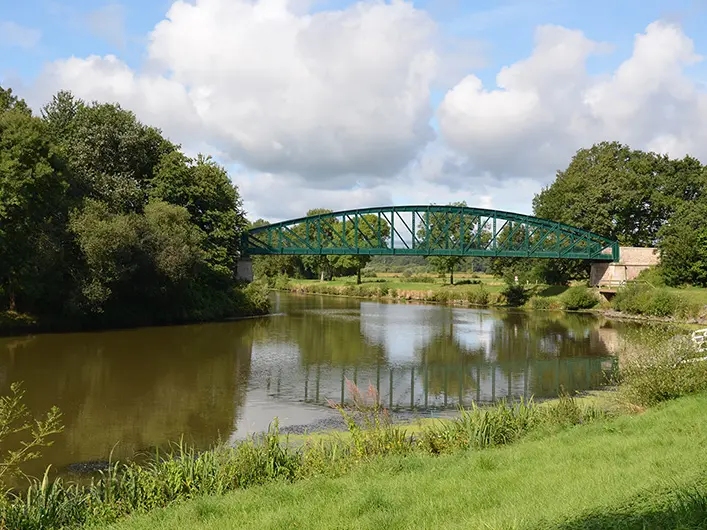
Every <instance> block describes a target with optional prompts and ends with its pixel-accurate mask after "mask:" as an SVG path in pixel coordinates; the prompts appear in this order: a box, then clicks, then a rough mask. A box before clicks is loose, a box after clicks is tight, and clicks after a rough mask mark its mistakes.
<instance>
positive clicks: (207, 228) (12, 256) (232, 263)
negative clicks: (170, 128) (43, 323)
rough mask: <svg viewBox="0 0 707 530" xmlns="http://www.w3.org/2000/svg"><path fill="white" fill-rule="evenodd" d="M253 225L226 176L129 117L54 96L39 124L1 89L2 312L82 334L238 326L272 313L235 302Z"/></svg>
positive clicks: (244, 296)
mask: <svg viewBox="0 0 707 530" xmlns="http://www.w3.org/2000/svg"><path fill="white" fill-rule="evenodd" d="M245 225H246V221H245V217H244V214H243V209H242V201H241V199H240V196H239V194H238V190H237V188H236V187H235V186H233V184H232V183H231V181H230V179H229V177H228V174H227V173H226V171H225V170H224V169H223V168H222V167H220V166H218V165H217V164H216V163H214V162H213V161H212V160H211V159H210V158H208V157H204V156H202V155H199V156H198V157H197V158H196V159H195V160H191V159H189V158H187V157H185V156H184V155H183V154H182V153H181V152H179V150H178V148H177V147H176V146H175V145H173V144H172V143H171V142H169V141H168V140H167V139H165V138H164V137H163V136H162V134H161V133H160V131H159V130H157V129H154V128H152V127H148V126H146V125H143V124H142V123H140V122H139V121H138V120H137V119H136V117H135V115H134V114H133V113H131V112H129V111H126V110H124V109H122V108H121V107H120V106H118V105H111V104H98V103H94V104H86V103H85V102H83V101H81V100H77V99H75V98H74V97H73V96H72V95H71V94H70V93H69V92H59V93H58V94H57V95H56V96H54V98H53V99H52V101H51V102H50V103H49V104H48V105H46V106H45V107H44V108H43V109H42V117H41V118H38V117H33V116H32V115H31V112H29V110H28V108H27V106H26V105H25V104H24V102H22V101H21V100H18V99H17V98H16V97H15V96H14V95H13V94H12V92H11V91H9V90H3V89H1V88H0V310H5V309H7V310H10V311H12V312H14V311H18V312H21V313H28V314H32V315H40V316H46V317H47V318H48V319H51V320H52V321H54V322H58V321H60V320H64V321H65V322H66V323H67V324H68V323H69V322H70V323H71V325H74V326H79V325H84V324H87V325H100V326H106V325H111V326H112V325H136V324H150V323H170V322H181V321H190V320H201V319H217V318H224V317H229V316H237V315H242V314H244V313H245V311H246V307H249V308H250V307H257V308H262V307H264V306H265V304H264V303H263V301H262V300H261V299H257V300H255V301H252V300H251V299H250V298H251V295H253V296H255V294H253V293H250V294H249V293H244V292H241V291H239V290H237V284H236V278H235V276H236V270H237V260H238V256H239V242H240V235H241V233H242V231H243V229H244V228H245ZM256 298H257V297H256ZM239 304H244V305H239ZM257 311H260V309H258V310H257Z"/></svg>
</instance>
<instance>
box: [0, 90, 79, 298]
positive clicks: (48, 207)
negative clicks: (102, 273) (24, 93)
mask: <svg viewBox="0 0 707 530" xmlns="http://www.w3.org/2000/svg"><path fill="white" fill-rule="evenodd" d="M0 90H2V89H0ZM8 93H9V91H4V92H2V93H0V98H4V103H2V106H3V107H4V109H5V110H4V111H2V112H0V289H2V293H3V294H2V295H1V296H2V298H3V299H4V300H3V302H4V305H6V307H9V309H10V310H15V309H16V308H19V309H20V310H23V311H35V310H41V309H40V305H41V306H43V309H44V310H45V311H51V310H54V309H56V304H57V303H58V301H60V300H62V298H63V297H64V294H65V293H64V289H65V288H66V287H68V286H67V282H66V281H63V280H65V279H64V278H62V274H61V269H62V268H61V265H62V261H63V247H64V244H63V236H64V229H63V227H64V224H65V222H66V217H67V203H66V201H65V191H66V189H67V186H68V183H67V181H66V179H65V178H64V166H63V162H62V160H61V159H60V158H59V157H58V156H57V153H56V150H55V148H54V145H53V144H52V143H51V141H50V140H49V138H48V134H47V131H46V127H45V126H44V124H43V122H42V121H41V120H40V119H39V118H35V117H32V115H31V114H30V113H28V112H26V110H25V106H24V104H23V102H20V101H17V100H14V99H11V98H9V96H8ZM8 101H9V103H8Z"/></svg>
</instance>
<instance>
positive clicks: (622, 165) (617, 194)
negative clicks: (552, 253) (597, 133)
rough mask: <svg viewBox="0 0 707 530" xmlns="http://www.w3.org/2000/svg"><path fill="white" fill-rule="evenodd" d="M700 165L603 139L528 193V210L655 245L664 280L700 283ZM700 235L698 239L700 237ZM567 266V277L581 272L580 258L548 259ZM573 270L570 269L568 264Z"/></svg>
mask: <svg viewBox="0 0 707 530" xmlns="http://www.w3.org/2000/svg"><path fill="white" fill-rule="evenodd" d="M706 191H707V170H706V169H705V168H704V167H703V166H702V165H701V164H700V162H699V161H698V160H696V159H695V158H692V157H689V156H687V157H685V158H683V159H680V160H674V159H670V158H668V157H667V156H663V155H658V154H655V153H646V152H643V151H639V150H635V149H630V148H629V147H628V146H625V145H621V144H619V143H617V142H611V143H609V142H602V143H599V144H595V145H593V146H592V147H590V148H588V149H580V150H579V151H577V153H576V154H575V155H574V157H573V158H572V161H571V162H570V164H569V166H568V167H567V169H565V170H563V171H558V173H557V178H556V179H555V182H553V183H552V185H550V186H549V187H547V188H545V189H543V190H542V192H540V193H539V194H538V195H536V196H535V198H534V199H533V209H534V213H535V215H537V216H538V217H544V218H547V219H551V220H553V221H560V222H563V223H567V224H570V225H573V226H576V227H579V228H583V229H585V230H589V231H593V232H596V233H598V234H601V235H603V236H606V237H611V238H614V239H617V240H618V241H619V243H620V244H622V245H629V246H648V247H651V246H656V244H657V245H658V247H659V248H660V249H661V262H662V264H663V267H664V277H665V281H666V283H667V284H668V285H672V286H676V285H680V284H683V283H691V284H694V285H707V274H705V271H707V265H705V264H706V263H707V236H701V232H702V231H703V230H704V226H703V220H704V219H705V216H706V215H707V194H706ZM700 238H702V239H700ZM561 267H568V268H569V269H570V270H569V272H570V274H569V275H563V274H560V275H559V276H560V277H562V276H565V280H566V279H569V278H578V277H586V276H584V275H586V271H587V270H588V266H587V264H583V263H568V262H566V263H565V264H564V265H562V264H561V263H560V262H556V263H549V262H548V263H547V268H548V269H550V270H546V271H545V272H544V274H543V277H544V278H545V279H544V280H543V281H547V283H556V280H557V279H558V278H553V281H549V280H550V277H551V276H553V274H551V273H550V272H551V270H552V269H554V270H555V271H556V272H558V273H560V268H561ZM573 268H574V270H573V271H572V269H573Z"/></svg>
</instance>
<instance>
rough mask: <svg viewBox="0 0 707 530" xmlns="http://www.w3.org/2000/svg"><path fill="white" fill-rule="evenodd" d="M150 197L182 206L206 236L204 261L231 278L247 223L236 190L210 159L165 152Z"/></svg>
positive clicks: (218, 272)
mask: <svg viewBox="0 0 707 530" xmlns="http://www.w3.org/2000/svg"><path fill="white" fill-rule="evenodd" d="M150 184H151V189H150V196H152V197H156V198H159V199H162V200H164V201H166V202H169V203H170V204H175V205H177V206H183V207H184V208H186V210H187V211H188V212H189V214H190V215H191V219H192V222H194V224H196V225H197V226H198V227H199V228H200V229H201V230H202V232H203V233H204V234H205V235H206V237H205V239H204V251H205V252H206V261H207V263H208V264H209V266H210V267H211V268H212V270H213V271H214V273H215V274H218V275H221V276H223V277H225V278H227V279H230V278H231V277H232V276H233V275H234V274H235V271H236V268H237V265H238V257H239V255H240V236H241V233H242V232H243V230H245V229H246V226H247V223H248V221H247V220H246V218H245V213H244V211H243V201H242V200H241V197H240V194H239V193H238V188H236V186H234V185H233V183H232V182H231V179H230V178H229V177H228V173H227V172H226V170H225V169H224V168H223V167H221V166H219V165H218V164H217V163H216V162H214V161H213V160H212V159H211V158H210V157H206V156H203V155H199V156H198V157H197V158H196V160H192V159H190V158H187V157H186V156H184V155H183V154H182V153H179V152H176V151H174V152H170V153H167V154H166V155H165V156H164V157H163V158H162V160H161V161H160V164H159V166H158V169H157V171H156V173H155V177H154V178H153V179H152V181H151V183H150Z"/></svg>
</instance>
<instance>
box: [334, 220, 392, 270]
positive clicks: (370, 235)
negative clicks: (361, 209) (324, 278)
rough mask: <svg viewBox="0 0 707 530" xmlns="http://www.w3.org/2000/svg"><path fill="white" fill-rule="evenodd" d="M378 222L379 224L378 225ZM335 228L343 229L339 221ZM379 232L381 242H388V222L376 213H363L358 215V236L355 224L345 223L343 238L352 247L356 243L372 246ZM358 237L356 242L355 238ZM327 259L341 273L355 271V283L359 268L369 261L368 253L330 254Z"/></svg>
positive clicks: (375, 242)
mask: <svg viewBox="0 0 707 530" xmlns="http://www.w3.org/2000/svg"><path fill="white" fill-rule="evenodd" d="M379 223H380V226H379ZM337 229H338V230H339V231H341V230H343V228H342V226H341V223H337ZM379 233H380V238H381V243H382V244H383V245H387V244H388V240H389V239H390V224H389V223H388V221H387V220H386V219H384V218H383V217H379V216H378V215H376V214H373V213H370V214H363V215H360V216H359V222H358V238H357V235H356V226H355V225H354V224H353V223H348V224H347V225H346V234H344V240H345V241H346V243H347V244H348V245H349V246H351V247H353V246H355V245H356V244H358V247H359V248H372V247H373V246H377V245H378V235H379ZM357 239H358V243H357V241H356V240H357ZM329 260H330V261H331V263H332V265H333V266H334V268H335V270H337V271H338V272H339V273H341V274H348V273H351V272H355V273H356V283H357V284H360V283H361V269H362V268H363V267H365V266H366V264H368V262H370V261H371V255H370V254H355V255H341V256H330V258H329Z"/></svg>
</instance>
